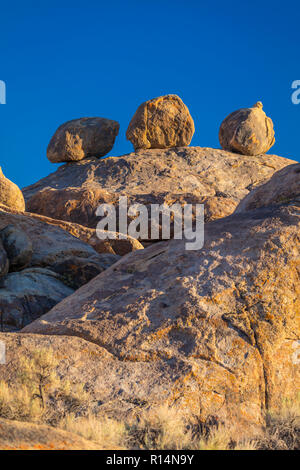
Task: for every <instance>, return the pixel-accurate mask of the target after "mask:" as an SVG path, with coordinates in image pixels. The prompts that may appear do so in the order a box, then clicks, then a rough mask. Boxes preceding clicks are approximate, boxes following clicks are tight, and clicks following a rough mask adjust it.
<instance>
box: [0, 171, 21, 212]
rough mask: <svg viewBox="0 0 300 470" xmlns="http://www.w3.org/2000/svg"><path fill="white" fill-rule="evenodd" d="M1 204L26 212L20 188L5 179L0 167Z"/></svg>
mask: <svg viewBox="0 0 300 470" xmlns="http://www.w3.org/2000/svg"><path fill="white" fill-rule="evenodd" d="M0 204H3V205H4V206H7V207H9V208H11V209H16V210H18V211H24V210H25V201H24V197H23V194H22V191H21V190H20V189H19V188H18V186H17V185H16V184H15V183H13V182H12V181H10V180H9V179H7V178H5V176H4V174H3V172H2V169H1V167H0Z"/></svg>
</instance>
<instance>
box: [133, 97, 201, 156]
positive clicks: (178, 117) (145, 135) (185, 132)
mask: <svg viewBox="0 0 300 470" xmlns="http://www.w3.org/2000/svg"><path fill="white" fill-rule="evenodd" d="M194 132H195V126H194V121H193V119H192V116H191V115H190V113H189V110H188V108H187V107H186V105H185V104H184V103H183V101H182V100H181V99H180V98H179V96H177V95H166V96H160V97H159V98H154V99H152V100H149V101H146V102H145V103H142V104H141V105H140V106H139V107H138V109H137V111H136V112H135V114H134V116H133V118H132V120H131V121H130V124H129V126H128V129H127V132H126V137H127V139H128V140H130V141H131V143H132V145H133V146H134V149H135V150H138V149H150V148H153V149H166V148H170V147H183V146H185V145H189V144H190V143H191V140H192V137H193V135H194Z"/></svg>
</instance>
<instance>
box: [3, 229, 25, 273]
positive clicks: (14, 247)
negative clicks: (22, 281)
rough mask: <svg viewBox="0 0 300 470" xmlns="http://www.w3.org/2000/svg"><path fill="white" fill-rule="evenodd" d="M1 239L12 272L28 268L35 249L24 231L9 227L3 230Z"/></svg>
mask: <svg viewBox="0 0 300 470" xmlns="http://www.w3.org/2000/svg"><path fill="white" fill-rule="evenodd" d="M0 238H1V240H2V243H3V246H4V249H5V251H6V253H7V256H8V259H9V264H10V271H19V270H21V269H24V268H26V267H27V266H28V265H29V263H30V261H31V258H32V254H33V249H32V243H31V241H30V239H29V238H28V236H27V235H26V233H25V232H24V230H22V229H20V228H18V227H16V226H14V225H12V224H11V225H7V227H5V228H4V229H3V230H1V232H0Z"/></svg>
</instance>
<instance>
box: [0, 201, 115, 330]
mask: <svg viewBox="0 0 300 470" xmlns="http://www.w3.org/2000/svg"><path fill="white" fill-rule="evenodd" d="M7 226H10V227H11V226H13V227H14V229H13V234H14V235H15V234H16V233H19V234H22V237H21V238H22V239H23V240H24V239H29V240H30V241H31V243H32V246H31V257H30V259H29V257H28V258H27V262H28V264H27V265H28V269H26V270H23V271H21V272H19V273H10V274H8V275H6V276H4V277H2V279H1V288H0V311H1V312H2V314H3V320H4V323H5V325H6V327H7V325H9V327H16V328H20V327H21V326H22V325H24V324H27V323H28V322H30V321H32V320H33V319H34V318H37V317H38V316H39V315H43V314H44V313H46V312H47V311H48V310H49V309H50V308H52V307H53V306H54V305H55V304H56V303H57V302H60V301H61V300H62V299H63V298H64V297H66V296H67V295H70V293H72V292H73V289H74V288H77V287H79V286H81V285H83V284H84V283H85V282H88V281H89V280H91V279H92V278H93V277H94V276H96V275H97V274H99V273H101V272H102V271H103V270H104V269H106V268H107V267H109V266H111V265H112V264H113V263H114V262H116V261H117V260H118V259H119V257H118V256H116V255H114V254H109V255H108V254H103V255H99V254H98V253H96V251H95V250H94V249H93V248H92V247H91V246H90V245H88V244H87V243H84V242H82V241H81V240H79V239H78V238H75V237H73V236H72V235H70V234H69V233H67V232H66V231H64V230H62V229H61V228H59V227H58V226H55V225H50V224H47V223H45V222H43V221H40V220H38V219H37V218H36V217H31V216H30V215H29V214H27V213H22V214H20V213H12V212H8V211H5V210H3V209H2V210H0V230H1V228H2V229H3V228H5V227H6V228H5V230H6V231H8V229H7ZM2 233H3V232H2ZM10 236H12V235H11V233H10ZM6 240H7V239H6ZM15 246H16V245H15ZM19 247H20V245H19ZM20 253H21V258H19V261H18V262H19V263H20V259H21V260H23V261H24V259H25V258H24V257H23V258H22V255H24V252H22V250H20ZM0 254H1V250H0ZM12 255H13V251H11V250H9V251H8V256H12ZM13 259H15V260H16V259H17V256H16V258H13ZM19 266H20V264H19ZM7 271H8V262H7V255H6V252H5V250H4V249H3V256H2V275H4V274H6V273H7Z"/></svg>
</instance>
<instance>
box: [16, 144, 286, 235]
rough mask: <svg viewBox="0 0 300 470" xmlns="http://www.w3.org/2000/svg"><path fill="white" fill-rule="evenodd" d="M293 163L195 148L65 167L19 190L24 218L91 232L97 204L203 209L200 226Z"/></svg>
mask: <svg viewBox="0 0 300 470" xmlns="http://www.w3.org/2000/svg"><path fill="white" fill-rule="evenodd" d="M291 163H295V162H294V161H293V160H288V159H285V158H282V157H277V156H274V155H262V156H260V157H259V158H258V157H255V156H254V157H251V156H247V157H245V156H242V155H237V154H235V153H229V152H225V151H223V150H215V149H209V148H200V147H186V148H176V149H169V150H145V151H140V152H138V153H132V154H130V155H126V157H110V158H106V159H104V160H96V159H87V160H83V161H81V162H77V163H73V164H72V165H70V164H66V165H64V166H62V167H60V168H59V169H58V170H57V171H56V172H55V173H53V174H51V175H49V176H47V177H46V178H43V179H42V180H40V181H39V182H37V183H35V184H33V185H32V186H29V187H27V188H25V189H24V190H23V193H24V196H25V199H26V203H27V207H28V210H29V211H30V212H34V213H38V214H42V215H43V216H48V217H52V218H53V219H61V220H64V221H68V222H72V223H77V224H81V225H84V226H87V227H91V228H95V227H96V225H97V222H98V221H99V220H100V219H99V217H97V216H96V209H97V207H98V205H99V204H101V203H113V204H117V203H118V201H119V197H120V196H127V198H128V204H134V203H141V204H145V205H146V206H147V207H149V206H150V204H155V203H156V204H163V203H166V204H173V203H176V202H179V203H181V204H183V203H199V204H200V203H204V204H205V218H206V221H207V222H208V221H211V220H214V219H217V218H220V217H225V216H227V215H230V214H231V213H232V212H233V211H234V210H235V208H236V206H237V205H238V203H239V202H240V200H241V199H243V198H244V197H245V196H246V195H247V194H248V193H249V191H251V190H252V189H253V188H254V187H256V186H258V185H260V184H262V183H264V182H265V181H267V180H268V179H269V178H270V177H271V176H272V175H273V173H274V172H275V171H277V170H280V169H281V168H283V167H285V166H287V165H290V164H291Z"/></svg>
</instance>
